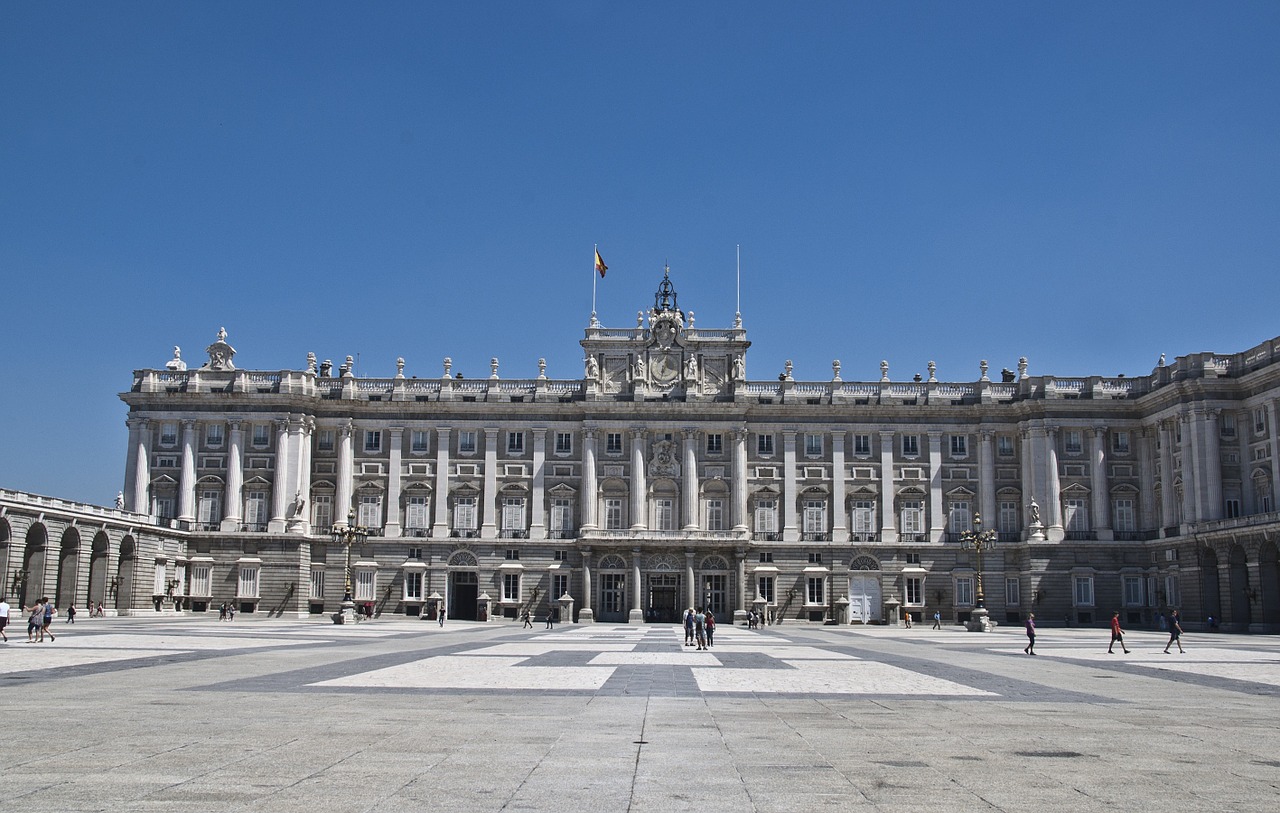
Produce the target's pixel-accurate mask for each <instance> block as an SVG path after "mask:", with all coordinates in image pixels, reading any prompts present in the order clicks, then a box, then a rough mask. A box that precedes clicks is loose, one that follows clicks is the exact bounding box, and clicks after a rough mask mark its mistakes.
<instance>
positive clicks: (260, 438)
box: [253, 423, 271, 449]
mask: <svg viewBox="0 0 1280 813" xmlns="http://www.w3.org/2000/svg"><path fill="white" fill-rule="evenodd" d="M270 445H271V427H270V426H267V425H266V424H265V423H258V424H254V426H253V446H254V448H255V449H265V448H266V447H268V446H270Z"/></svg>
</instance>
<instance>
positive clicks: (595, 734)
mask: <svg viewBox="0 0 1280 813" xmlns="http://www.w3.org/2000/svg"><path fill="white" fill-rule="evenodd" d="M19 620H20V619H17V618H15V619H14V621H15V622H17V621H19ZM542 626H543V625H542V624H541V623H539V624H538V625H537V626H536V628H535V629H532V630H529V629H521V627H520V625H519V624H517V623H510V622H504V623H497V624H474V623H456V622H450V623H449V624H447V625H446V626H445V627H444V628H443V629H442V628H440V627H438V626H437V625H436V624H435V623H433V622H425V621H416V620H407V619H377V620H375V621H372V622H365V623H362V624H358V625H354V626H345V627H335V626H333V625H331V624H328V623H327V622H325V621H322V620H310V621H286V620H265V619H256V618H254V619H245V618H244V617H243V616H241V617H239V618H238V619H237V620H236V621H235V622H231V623H221V622H218V621H216V620H214V619H213V618H208V619H206V618H198V619H196V618H176V617H174V618H153V619H131V618H122V619H84V618H81V619H80V621H79V622H78V623H76V624H75V625H67V624H64V623H61V622H59V623H58V624H57V625H56V627H55V632H56V634H57V636H58V638H57V641H55V642H51V643H50V642H46V643H43V644H28V643H26V642H25V641H26V634H25V624H21V625H19V624H17V623H15V624H14V625H13V626H11V627H10V628H9V630H8V632H9V633H10V635H9V638H10V643H8V644H0V687H3V689H2V692H3V693H2V694H0V710H3V717H2V720H3V736H4V740H5V741H6V743H7V745H8V748H7V751H8V753H7V755H6V760H5V767H4V771H3V774H2V776H3V780H2V783H0V811H10V810H12V811H41V813H56V811H90V810H102V811H165V812H166V813H185V811H193V812H194V811H200V813H208V812H209V811H294V810H297V811H331V810H332V811H374V810H438V811H447V812H450V813H451V812H452V811H499V810H504V811H528V810H548V811H588V810H589V811H593V813H595V812H597V811H598V812H599V813H603V811H624V810H631V811H667V810H698V811H720V810H724V811H757V810H758V811H774V810H777V811H782V810H786V811H809V810H866V811H882V810H883V811H971V810H972V811H990V810H1008V811H1023V810H1032V811H1034V810H1055V811H1068V810H1069V811H1093V810H1109V811H1119V810H1124V811H1129V810H1151V809H1159V810H1162V811H1177V810H1187V811H1192V810H1195V811H1203V810H1226V811H1274V810H1276V809H1280V733H1277V724H1278V723H1280V639H1276V638H1269V637H1247V636H1232V635H1207V634H1192V635H1189V636H1187V638H1186V647H1187V652H1186V654H1178V653H1177V651H1176V649H1175V650H1174V652H1173V654H1168V655H1166V654H1164V653H1163V652H1162V650H1163V648H1164V643H1165V640H1166V636H1164V635H1161V634H1158V633H1155V632H1132V633H1130V634H1129V636H1128V643H1129V647H1130V649H1131V650H1132V654H1130V655H1124V654H1121V653H1120V650H1119V649H1117V650H1116V653H1115V654H1112V655H1108V654H1107V652H1106V649H1107V643H1108V633H1107V631H1106V630H1094V629H1091V630H1082V629H1046V630H1042V635H1041V637H1040V641H1039V643H1038V645H1037V650H1038V652H1039V653H1040V654H1039V655H1038V656H1037V657H1034V658H1033V657H1029V656H1027V655H1024V654H1023V652H1022V647H1023V646H1024V645H1025V638H1024V637H1023V636H1022V634H1021V630H1020V629H1014V628H1009V629H1006V628H1000V629H999V630H997V631H996V632H994V633H990V634H972V633H966V632H963V631H961V630H959V629H957V628H948V629H943V630H931V629H928V628H927V627H925V626H917V627H916V628H915V629H912V630H905V629H898V628H882V627H872V628H834V627H822V626H806V625H786V626H779V627H772V628H769V629H768V630H763V631H755V630H747V629H744V628H741V627H738V628H732V627H729V626H721V627H720V628H719V629H718V630H717V632H716V641H715V647H714V648H713V649H712V650H710V651H707V652H699V651H696V650H695V649H694V648H693V647H686V646H684V645H683V634H682V631H681V630H680V629H678V628H676V627H672V626H666V625H645V626H609V625H603V624H599V625H593V626H574V625H569V626H560V627H557V628H556V629H555V630H545V629H543V628H542Z"/></svg>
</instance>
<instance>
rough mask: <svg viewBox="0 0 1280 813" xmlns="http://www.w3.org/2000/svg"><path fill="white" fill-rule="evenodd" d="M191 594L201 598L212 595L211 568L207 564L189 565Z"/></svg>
mask: <svg viewBox="0 0 1280 813" xmlns="http://www.w3.org/2000/svg"><path fill="white" fill-rule="evenodd" d="M191 595H193V596H200V597H202V598H207V597H208V596H211V595H213V569H212V568H211V567H210V566H209V565H192V566H191Z"/></svg>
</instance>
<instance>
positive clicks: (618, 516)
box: [604, 498, 622, 531]
mask: <svg viewBox="0 0 1280 813" xmlns="http://www.w3.org/2000/svg"><path fill="white" fill-rule="evenodd" d="M604 527H605V530H608V531H620V530H622V500H618V499H613V498H609V499H606V500H605V501H604Z"/></svg>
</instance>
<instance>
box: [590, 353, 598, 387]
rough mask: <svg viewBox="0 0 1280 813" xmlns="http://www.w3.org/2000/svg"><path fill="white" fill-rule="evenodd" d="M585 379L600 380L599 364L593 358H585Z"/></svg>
mask: <svg viewBox="0 0 1280 813" xmlns="http://www.w3.org/2000/svg"><path fill="white" fill-rule="evenodd" d="M587 379H588V380H590V381H599V380H600V362H599V361H597V360H596V357H595V356H587Z"/></svg>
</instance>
